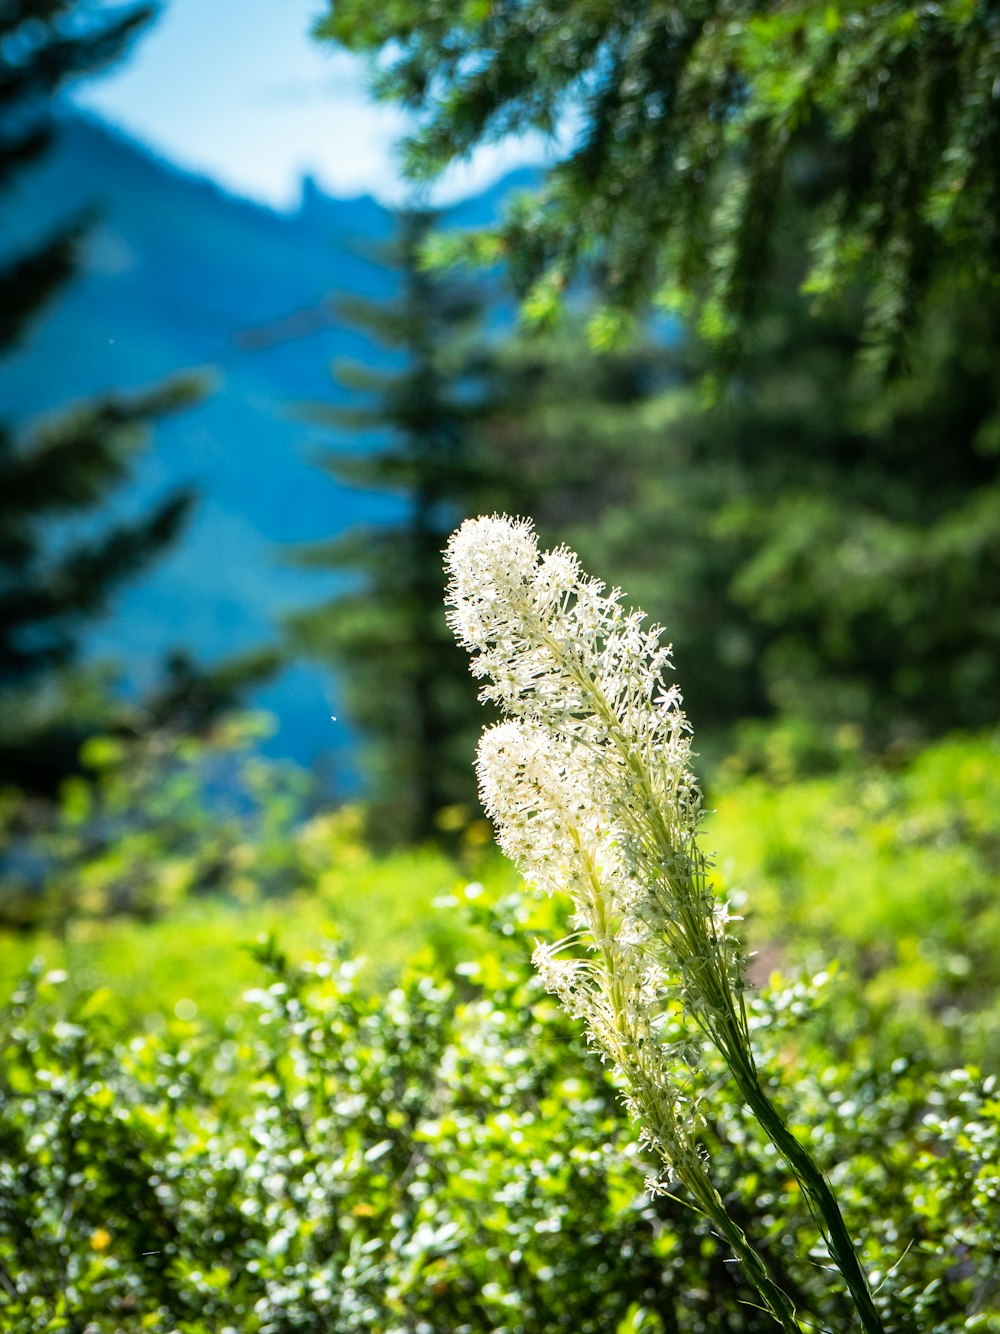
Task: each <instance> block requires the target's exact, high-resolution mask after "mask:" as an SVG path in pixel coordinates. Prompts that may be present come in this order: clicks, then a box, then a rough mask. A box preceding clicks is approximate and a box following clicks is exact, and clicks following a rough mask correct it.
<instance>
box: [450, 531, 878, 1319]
mask: <svg viewBox="0 0 1000 1334" xmlns="http://www.w3.org/2000/svg"><path fill="white" fill-rule="evenodd" d="M446 566H447V569H448V573H449V585H448V593H447V599H446V600H447V604H448V620H449V624H450V625H451V627H452V629H453V630H454V632H455V635H456V637H457V638H458V640H459V642H460V643H461V644H463V645H464V646H465V647H466V648H467V649H468V650H469V651H470V653H471V654H472V671H473V674H474V675H475V676H477V677H479V678H480V679H482V680H483V682H484V684H483V687H482V690H481V692H480V698H481V699H482V700H483V701H486V702H491V703H494V704H496V705H497V706H499V708H500V709H501V711H502V712H503V713H504V714H505V715H506V717H507V721H505V722H502V723H500V724H499V725H497V726H495V727H491V728H488V729H487V731H486V732H485V733H484V735H483V738H482V740H481V743H480V747H479V755H478V761H477V767H478V771H479V781H480V791H481V794H482V799H483V803H484V806H485V808H486V811H487V813H488V814H489V816H490V817H491V819H492V820H493V822H494V824H495V826H496V830H497V837H498V841H499V843H500V845H501V847H502V848H503V849H504V851H505V852H507V854H508V855H509V856H510V857H511V859H512V860H513V861H514V862H515V863H516V865H517V866H518V868H519V869H520V870H521V871H522V873H523V874H524V876H525V878H526V879H527V880H528V881H529V883H533V884H534V885H535V886H536V887H537V888H539V889H540V890H542V891H544V892H546V893H549V894H554V893H559V894H565V895H567V896H568V897H569V898H570V900H571V901H572V904H573V920H572V926H573V927H574V932H573V934H572V935H571V936H569V937H568V938H567V939H566V940H563V941H559V942H557V943H555V944H538V945H537V946H536V949H535V954H534V960H535V964H536V966H537V968H538V971H539V973H540V975H541V978H542V980H543V982H544V984H545V986H546V987H547V988H548V989H549V990H550V991H552V992H553V993H554V994H555V995H557V996H558V997H559V999H560V1000H561V1002H562V1003H563V1005H564V1006H565V1008H566V1009H567V1010H568V1011H569V1013H570V1014H572V1015H574V1016H575V1017H577V1018H579V1019H580V1020H582V1021H583V1022H584V1024H585V1025H586V1028H587V1032H588V1036H589V1038H590V1040H591V1041H592V1042H593V1043H594V1045H595V1046H596V1047H597V1048H598V1050H599V1051H600V1052H601V1054H602V1057H603V1058H604V1059H606V1060H609V1061H611V1062H612V1064H613V1066H614V1068H615V1070H616V1072H617V1074H618V1076H619V1080H620V1084H621V1086H622V1089H623V1093H624V1098H625V1101H626V1104H627V1106H628V1108H629V1110H630V1112H631V1113H632V1114H633V1115H634V1116H635V1118H636V1119H637V1121H638V1122H639V1125H640V1128H641V1133H642V1137H643V1139H644V1140H645V1142H646V1143H647V1144H648V1145H649V1146H650V1147H651V1148H652V1149H653V1150H654V1151H655V1152H656V1154H657V1155H658V1156H659V1158H660V1160H661V1163H662V1166H663V1171H662V1172H661V1174H660V1175H659V1176H658V1177H657V1178H656V1179H655V1180H654V1181H653V1182H652V1183H651V1184H652V1186H653V1188H654V1189H667V1187H668V1185H669V1183H670V1181H671V1180H672V1179H675V1178H676V1179H679V1180H680V1181H682V1182H683V1184H684V1186H685V1187H686V1188H687V1191H688V1193H689V1195H690V1196H691V1197H692V1198H693V1201H694V1202H695V1204H696V1206H697V1207H698V1208H699V1209H701V1210H702V1211H703V1212H704V1213H705V1214H706V1215H707V1216H708V1217H709V1218H710V1219H711V1221H712V1223H713V1225H714V1226H715V1227H716V1228H717V1229H718V1230H719V1231H720V1232H721V1233H722V1235H723V1236H725V1237H726V1239H727V1241H728V1242H729V1243H730V1245H731V1246H732V1247H733V1249H734V1250H735V1251H736V1252H737V1254H738V1255H739V1256H740V1258H741V1260H742V1261H743V1263H744V1266H745V1268H746V1271H747V1275H748V1277H749V1278H750V1279H751V1281H752V1282H753V1283H754V1284H755V1285H756V1287H757V1290H758V1292H759V1293H760V1295H761V1297H762V1298H763V1300H764V1302H765V1303H766V1305H767V1307H768V1309H769V1310H770V1311H771V1313H772V1314H773V1315H774V1317H775V1319H776V1320H777V1322H778V1323H779V1324H780V1325H781V1326H782V1328H783V1329H785V1330H789V1331H794V1330H798V1329H799V1328H800V1325H799V1324H798V1322H797V1320H796V1317H795V1313H794V1308H793V1306H792V1303H791V1302H790V1301H789V1299H788V1297H787V1296H786V1295H785V1293H784V1292H783V1291H782V1290H781V1289H780V1288H779V1287H778V1286H777V1284H775V1282H774V1280H773V1279H772V1277H771V1275H770V1273H769V1271H768V1269H767V1266H766V1265H765V1264H764V1262H763V1261H762V1260H761V1258H760V1257H759V1256H758V1255H757V1254H756V1252H755V1251H754V1250H753V1248H752V1246H751V1245H750V1243H749V1242H748V1241H747V1238H746V1237H745V1236H744V1234H743V1233H742V1231H741V1230H740V1228H739V1227H738V1226H737V1225H736V1224H735V1223H734V1222H733V1220H732V1219H731V1218H730V1217H729V1215H728V1213H727V1211H726V1209H725V1206H724V1204H723V1202H722V1200H721V1198H720V1197H719V1195H718V1193H717V1192H716V1190H715V1188H714V1187H713V1185H712V1183H711V1179H710V1177H709V1175H708V1170H707V1164H706V1161H705V1158H704V1156H703V1154H702V1153H701V1152H700V1151H699V1148H698V1143H697V1136H698V1131H699V1127H700V1124H701V1117H700V1113H699V1091H700V1088H701V1087H702V1083H703V1079H702V1074H703V1072H702V1071H701V1070H700V1069H699V1065H700V1057H701V1053H702V1052H703V1051H704V1045H705V1043H706V1041H707V1042H710V1043H711V1044H713V1045H714V1046H715V1048H716V1049H717V1051H718V1052H719V1053H720V1054H721V1055H722V1057H723V1058H724V1060H725V1061H726V1064H727V1065H728V1067H729V1071H730V1074H731V1076H732V1078H733V1080H734V1082H735V1085H736V1088H737V1089H738V1091H739V1094H740V1096H741V1097H742V1098H743V1100H744V1101H745V1102H746V1103H747V1105H748V1106H750V1107H751V1108H752V1110H753V1111H754V1114H755V1115H756V1116H757V1117H758V1119H759V1120H760V1123H761V1125H762V1126H763V1127H764V1129H765V1130H766V1132H767V1133H768V1135H769V1136H770V1137H771V1139H772V1140H773V1142H774V1143H775V1145H776V1147H777V1148H778V1149H779V1151H780V1152H781V1153H782V1154H783V1155H784V1157H785V1159H786V1160H787V1161H788V1163H789V1165H790V1167H791V1168H792V1170H793V1172H794V1173H795V1175H796V1176H797V1178H798V1179H799V1181H800V1183H801V1185H802V1187H803V1190H804V1191H805V1192H806V1193H807V1196H808V1198H809V1199H810V1202H811V1204H812V1206H813V1208H814V1214H815V1216H816V1218H817V1220H819V1221H820V1226H821V1228H822V1230H823V1234H824V1236H825V1237H826V1239H827V1242H828V1244H829V1246H830V1248H831V1252H832V1254H833V1256H834V1258H835V1260H836V1263H837V1265H838V1267H839V1268H840V1270H841V1272H842V1273H843V1274H844V1277H845V1279H846V1281H847V1284H848V1287H849V1288H850V1291H851V1295H852V1297H853V1299H854V1302H855V1308H856V1310H857V1312H858V1315H859V1317H860V1319H861V1323H862V1325H863V1327H864V1329H865V1330H866V1331H868V1334H880V1332H881V1329H882V1327H881V1323H880V1321H879V1317H878V1315H877V1312H876V1310H875V1307H874V1304H873V1302H872V1299H871V1294H870V1291H869V1290H868V1286H867V1280H866V1279H865V1276H864V1273H863V1271H862V1269H861V1267H860V1265H859V1263H858V1259H857V1256H856V1254H855V1252H854V1249H853V1243H852V1241H851V1238H850V1235H849V1234H848V1232H847V1230H846V1227H845V1225H844V1221H843V1219H842V1217H841V1215H840V1212H839V1209H838V1207H837V1204H836V1200H835V1199H834V1197H833V1194H832V1192H831V1190H830V1188H829V1184H828V1183H827V1182H826V1180H825V1178H824V1177H823V1174H822V1173H821V1172H820V1170H819V1168H818V1167H817V1165H816V1164H815V1162H814V1161H813V1159H812V1157H811V1156H810V1154H809V1153H808V1151H807V1150H806V1149H805V1148H804V1147H803V1146H802V1145H801V1144H799V1143H798V1141H797V1140H796V1139H795V1137H794V1136H793V1135H792V1134H791V1133H790V1131H789V1130H788V1128H787V1126H785V1124H784V1122H783V1121H782V1119H781V1117H780V1116H779V1114H778V1113H777V1111H776V1109H775V1108H774V1106H773V1104H772V1103H771V1102H770V1099H769V1098H768V1096H767V1094H766V1092H765V1091H764V1089H763V1087H762V1085H761V1083H760V1080H759V1076H758V1073H757V1069H756V1065H755V1061H754V1056H753V1052H752V1049H751V1044H750V1033H749V1026H748V1023H747V1017H746V1011H745V1009H744V1005H743V998H742V991H743V977H742V965H743V956H742V951H741V947H740V943H739V941H738V939H737V938H736V937H735V936H734V935H733V934H732V933H731V932H730V930H729V922H730V921H731V920H732V919H731V918H730V915H729V912H728V908H727V906H726V905H725V904H724V903H721V902H720V901H719V900H718V898H717V897H716V895H715V893H714V891H713V889H712V886H711V884H710V881H709V869H710V864H711V863H710V860H709V858H708V857H707V856H706V855H705V853H704V852H703V851H702V849H701V848H700V846H699V843H698V832H699V825H700V821H701V795H700V793H699V790H698V786H697V783H696V782H695V779H694V777H693V776H692V774H691V770H690V758H691V749H690V731H689V727H688V723H687V720H686V718H685V716H684V713H683V711H682V709H681V696H680V692H679V690H678V688H677V686H676V685H674V684H671V683H669V682H668V681H667V679H666V676H667V673H668V672H669V671H670V670H671V658H670V649H669V647H668V646H666V645H665V644H664V643H663V641H662V631H661V628H660V627H659V626H656V625H647V624H646V618H645V616H644V614H643V613H642V612H641V611H636V610H632V609H630V608H627V607H625V606H624V605H623V603H622V593H621V590H619V589H611V590H606V589H605V586H604V585H603V584H602V583H601V582H600V581H599V580H596V579H592V578H590V577H589V576H588V575H586V574H585V573H584V572H583V571H582V570H581V568H580V563H579V560H578V559H577V557H576V556H575V555H574V553H573V552H572V551H570V550H569V549H568V548H566V547H558V548H556V549H555V550H554V551H547V552H540V551H539V549H538V543H537V540H536V538H535V534H534V532H533V530H532V526H531V524H530V523H529V522H528V521H526V520H524V519H510V518H507V517H506V516H497V515H494V516H493V517H492V518H480V519H471V520H469V521H468V522H466V523H464V524H462V526H461V528H459V529H458V531H457V532H456V533H455V534H454V535H453V536H452V538H451V540H450V542H449V544H448V549H447V553H446Z"/></svg>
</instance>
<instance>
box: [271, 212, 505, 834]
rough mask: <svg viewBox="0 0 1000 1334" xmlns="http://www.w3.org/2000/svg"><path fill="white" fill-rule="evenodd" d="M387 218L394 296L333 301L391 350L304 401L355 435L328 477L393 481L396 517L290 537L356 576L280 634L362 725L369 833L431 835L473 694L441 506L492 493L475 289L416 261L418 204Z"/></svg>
mask: <svg viewBox="0 0 1000 1334" xmlns="http://www.w3.org/2000/svg"><path fill="white" fill-rule="evenodd" d="M398 224H399V225H398V236H397V239H396V241H395V243H394V244H393V245H392V246H391V247H390V248H389V249H388V250H387V252H386V253H385V260H386V263H387V264H388V265H389V266H390V267H391V268H394V269H395V270H396V271H397V273H398V275H399V282H400V290H399V295H398V296H397V298H396V299H395V300H394V301H392V302H389V303H380V302H371V301H366V300H363V299H360V298H352V299H346V298H345V299H343V300H341V301H340V302H339V311H340V314H341V316H342V317H343V318H344V319H345V320H347V321H349V322H350V323H352V324H353V325H354V326H355V327H356V328H358V329H360V330H363V331H364V332H365V333H366V334H368V335H369V336H370V337H371V338H372V339H373V340H374V341H375V342H376V343H377V344H378V345H380V346H381V347H382V348H383V349H386V350H388V351H389V352H391V353H394V354H395V355H396V356H397V357H399V358H401V359H402V361H403V365H402V367H401V369H398V370H394V371H375V370H372V369H370V368H367V367H363V366H358V365H353V364H347V365H341V366H339V367H338V368H337V375H338V379H339V381H340V383H341V384H342V385H343V386H345V387H346V388H347V389H349V390H351V391H352V393H353V394H355V395H359V396H365V397H367V399H368V401H367V402H361V403H356V404H354V405H351V406H346V407H329V408H325V409H321V410H320V411H319V412H318V414H317V416H318V417H319V419H320V420H321V421H326V422H328V423H330V424H333V425H335V426H337V427H339V428H341V429H343V428H349V429H351V430H352V431H355V432H359V433H361V435H362V437H363V438H367V440H368V441H369V442H370V444H369V447H368V448H367V449H364V448H359V449H358V450H356V451H351V452H340V451H331V452H330V453H328V454H327V455H326V456H325V457H324V458H323V460H322V466H323V468H324V469H325V470H326V471H327V472H329V473H330V474H331V476H333V477H334V478H335V479H336V480H337V481H338V482H340V483H347V484H350V485H355V486H364V487H370V488H373V489H375V490H378V491H381V492H388V493H395V494H396V495H398V496H399V497H400V499H401V501H402V506H403V513H402V517H401V518H400V519H399V520H398V522H395V523H386V524H383V525H371V526H359V527H356V528H354V529H351V530H349V531H348V532H347V533H346V534H344V535H343V536H340V537H337V538H335V539H333V540H332V541H329V542H320V543H316V544H313V545H311V546H309V547H307V548H303V549H301V550H300V551H299V552H298V554H297V557H296V559H297V562H298V563H299V564H301V565H305V566H308V567H311V568H315V569H335V570H342V571H347V572H350V573H351V575H353V576H354V578H355V580H356V583H355V586H354V587H352V588H351V589H350V591H348V592H346V593H342V594H340V595H338V596H335V597H334V598H333V599H332V600H331V601H329V602H328V603H326V604H325V605H323V606H320V607H318V608H314V609H310V610H307V611H303V612H301V613H299V614H298V615H296V616H294V617H292V618H291V619H290V621H289V634H290V642H291V645H292V647H293V649H295V650H297V651H300V652H304V653H306V654H309V655H311V656H314V657H317V658H319V659H321V660H323V661H326V662H329V663H330V664H331V665H333V666H334V667H335V668H336V671H337V674H338V681H339V683H340V688H341V690H342V692H343V698H344V701H345V704H344V709H343V712H344V714H345V715H346V718H347V720H348V721H349V722H351V723H353V724H355V725H356V726H357V727H358V728H359V729H360V731H361V734H362V745H363V750H364V755H365V760H366V768H367V777H368V781H369V792H370V796H371V803H372V804H371V811H372V819H371V829H372V834H373V836H374V837H375V838H376V839H377V840H379V841H381V842H383V843H394V842H406V841H413V840H423V839H427V838H430V837H435V836H437V835H438V834H439V833H440V823H439V816H440V815H441V812H442V811H443V810H446V809H447V808H448V807H451V806H454V805H457V804H462V803H468V802H470V801H471V800H472V799H473V796H474V789H473V787H472V784H471V782H470V779H469V773H468V757H469V755H471V754H472V752H473V750H474V748H475V730H476V726H477V719H476V709H475V702H474V700H470V698H469V695H470V692H469V690H468V686H467V675H468V672H467V667H466V664H465V662H464V661H463V658H462V655H461V654H460V653H459V652H458V651H457V650H456V649H455V646H454V643H453V640H452V637H451V635H450V634H449V632H448V629H447V626H446V624H445V620H444V612H443V606H442V597H443V588H444V575H443V570H442V563H441V553H442V550H443V548H444V544H445V541H446V540H447V536H448V534H449V532H450V531H451V529H452V528H453V527H454V524H455V521H456V518H462V517H464V516H465V515H466V514H467V513H469V512H470V511H471V510H473V509H474V508H476V507H477V506H478V505H479V504H480V503H483V502H484V498H485V497H486V496H491V497H493V499H495V500H497V501H498V502H499V503H502V497H501V491H500V490H499V489H498V488H499V487H500V485H501V484H500V479H499V478H498V477H496V476H492V475H491V473H490V471H489V469H488V468H486V467H485V466H484V463H483V461H482V459H481V458H479V457H477V451H476V446H475V432H474V427H475V423H476V421H477V420H478V419H479V418H480V417H481V416H482V414H483V412H484V400H483V394H484V386H485V383H486V380H487V379H488V374H487V361H488V358H487V359H484V357H483V355H482V354H481V352H479V351H477V350H476V346H475V342H474V340H473V331H474V329H475V326H476V322H477V318H478V315H479V308H480V302H479V300H478V299H477V297H476V296H475V295H474V294H473V293H472V292H471V290H470V289H469V288H468V286H467V285H465V284H460V283H457V282H455V281H453V280H448V279H442V278H440V277H436V276H433V275H431V274H429V273H427V272H426V271H425V270H424V269H423V268H421V266H420V264H419V262H418V254H419V250H420V247H421V244H422V243H423V241H424V239H425V237H426V236H427V234H428V232H429V231H430V229H431V227H432V226H433V224H434V217H433V215H432V214H430V213H426V212H419V211H413V212H404V213H402V214H401V215H400V217H399V220H398ZM505 494H509V491H508V492H507V493H505ZM487 503H493V501H492V500H491V501H489V502H487ZM352 582H353V581H352Z"/></svg>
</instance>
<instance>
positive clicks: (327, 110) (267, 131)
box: [74, 0, 543, 208]
mask: <svg viewBox="0 0 1000 1334" xmlns="http://www.w3.org/2000/svg"><path fill="white" fill-rule="evenodd" d="M372 3H378V0H372ZM323 12H324V5H323V4H322V0H167V3H166V4H165V5H164V8H163V12H162V13H161V15H160V17H159V19H158V20H157V22H156V24H155V26H154V27H153V28H152V29H151V30H148V31H147V32H146V33H145V35H144V36H143V37H142V38H141V39H140V41H139V43H138V44H137V46H136V48H135V50H134V52H133V54H132V56H131V58H130V59H129V60H128V61H127V62H126V63H125V64H123V65H122V66H121V67H120V68H119V69H116V70H114V71H112V72H111V73H110V74H108V75H106V76H105V77H104V78H102V79H101V80H99V81H95V82H92V83H87V84H84V85H82V86H81V87H80V88H79V89H78V90H77V92H76V94H75V96H74V100H75V101H76V102H77V103H78V104H79V105H80V106H83V107H86V108H87V109H89V110H91V111H94V112H96V113H97V114H98V115H100V116H102V117H103V118H104V119H106V120H109V121H111V122H112V123H113V124H115V125H117V126H118V127H119V128H121V129H122V130H124V131H125V132H126V133H128V134H131V135H133V136H134V137H136V138H138V139H141V140H142V141H144V142H145V143H147V144H149V145H150V147H152V148H154V149H155V150H156V151H157V152H159V153H161V154H163V155H164V156H165V157H167V158H169V159H170V160H171V161H173V162H176V163H177V164H178V165H180V166H182V167H186V168H189V169H191V170H193V171H197V172H199V173H201V174H203V175H208V176H211V177H212V178H213V179H215V180H216V181H218V182H219V183H220V184H221V185H223V186H225V187H226V188H227V189H229V190H232V191H233V192H234V193H236V194H240V195H244V196H246V197H249V198H251V199H256V200H260V201H262V202H265V203H268V204H272V205H274V206H275V207H278V208H288V207H292V206H294V204H295V203H296V201H297V199H298V197H299V187H300V182H301V179H302V176H303V174H305V173H307V172H308V173H309V174H311V175H313V176H315V177H316V179H317V180H318V181H319V182H320V184H321V185H322V186H323V187H324V188H325V189H326V190H327V192H328V193H330V194H335V195H356V194H374V195H376V196H377V197H378V198H379V199H381V200H383V201H384V202H386V203H391V204H395V203H399V202H401V201H402V200H403V199H405V198H406V188H405V186H404V185H403V184H402V182H401V181H400V179H399V176H398V173H397V171H396V167H395V162H394V156H393V143H394V141H395V140H396V139H397V138H398V136H399V134H400V133H401V131H402V130H403V129H404V128H405V121H404V119H403V117H402V115H401V113H400V112H398V111H395V110H393V109H391V108H388V107H380V106H376V105H375V104H374V103H373V102H372V101H371V100H370V99H369V98H368V96H367V95H366V93H365V80H364V68H363V66H362V64H361V62H360V61H358V60H357V59H356V58H354V57H353V56H350V55H349V54H347V53H346V52H342V51H336V50H334V49H333V48H331V47H330V46H329V45H327V44H324V45H320V44H319V43H317V42H314V41H313V40H312V39H311V38H310V36H309V30H310V28H311V26H312V23H313V22H314V20H315V19H316V17H317V16H318V15H320V14H322V13H323ZM542 156H543V150H542V146H541V144H539V143H537V142H535V143H519V144H512V145H508V146H505V147H504V148H503V149H499V148H488V149H485V150H483V151H481V152H480V153H479V154H478V155H477V156H476V157H475V158H474V159H473V161H472V162H471V163H470V164H468V165H466V166H464V167H463V168H462V169H461V170H459V171H456V172H453V173H451V174H449V177H448V178H447V179H446V180H444V181H443V182H442V183H441V184H440V186H439V187H438V189H437V191H436V193H435V196H434V198H435V200H436V201H437V202H441V203H445V202H448V201H449V200H451V199H455V198H458V197H460V196H462V195H466V194H470V193H472V192H474V191H475V190H477V189H480V188H482V187H483V186H484V185H486V184H488V183H489V182H490V181H492V180H495V179H496V178H497V177H498V176H500V175H502V174H503V172H504V171H507V170H509V169H510V168H512V167H514V166H518V165H521V164H523V163H525V162H538V161H540V160H541V158H542Z"/></svg>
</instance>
